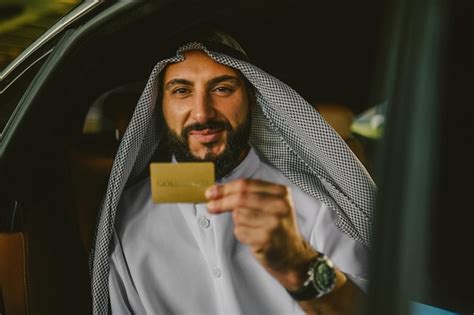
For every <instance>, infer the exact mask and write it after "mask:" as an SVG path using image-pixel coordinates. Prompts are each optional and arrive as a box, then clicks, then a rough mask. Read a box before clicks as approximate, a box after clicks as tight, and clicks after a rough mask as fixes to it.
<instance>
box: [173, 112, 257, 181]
mask: <svg viewBox="0 0 474 315" xmlns="http://www.w3.org/2000/svg"><path fill="white" fill-rule="evenodd" d="M165 126H166V136H165V141H166V144H167V147H168V150H169V151H170V153H172V154H174V156H175V158H176V160H177V161H178V162H214V165H215V169H216V178H217V179H220V178H223V177H224V176H226V175H228V174H230V172H232V170H233V169H234V168H236V167H237V166H238V165H239V164H240V162H241V158H242V154H243V152H244V151H245V150H246V149H247V148H248V146H249V145H248V141H249V137H250V126H251V116H250V113H249V114H248V115H247V117H246V119H245V121H244V122H242V123H241V124H240V125H238V126H236V127H235V128H232V126H231V125H230V124H229V123H228V122H225V121H217V120H212V121H208V122H206V123H205V124H200V123H195V124H192V125H189V126H187V127H185V128H184V129H183V131H182V132H181V134H180V135H179V134H177V133H176V132H174V131H173V130H171V129H170V128H169V126H168V124H166V123H165ZM204 129H222V130H226V133H227V142H226V144H225V147H224V150H223V151H222V152H221V153H219V154H214V153H212V152H208V153H206V155H205V156H204V157H198V156H196V155H194V154H193V153H192V152H191V150H190V147H189V141H188V139H189V133H190V132H191V131H194V130H196V131H200V130H204ZM216 144H217V143H216V142H209V143H205V144H203V145H204V146H206V147H208V148H212V147H213V146H214V145H216Z"/></svg>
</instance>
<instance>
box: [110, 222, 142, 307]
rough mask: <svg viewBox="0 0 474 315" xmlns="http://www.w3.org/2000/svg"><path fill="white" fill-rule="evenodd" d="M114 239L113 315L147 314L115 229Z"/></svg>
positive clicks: (111, 269)
mask: <svg viewBox="0 0 474 315" xmlns="http://www.w3.org/2000/svg"><path fill="white" fill-rule="evenodd" d="M113 239H114V242H113V244H114V245H113V251H112V253H111V255H110V261H109V265H110V269H109V297H110V308H111V311H112V314H114V315H115V314H118V315H130V314H146V311H145V308H144V307H143V305H142V303H141V301H140V298H139V296H138V293H137V292H136V289H135V286H134V285H133V282H132V279H131V277H130V274H129V272H128V268H127V265H126V262H125V259H124V255H123V250H122V247H121V246H120V241H119V239H118V237H117V235H116V232H115V229H114V232H113Z"/></svg>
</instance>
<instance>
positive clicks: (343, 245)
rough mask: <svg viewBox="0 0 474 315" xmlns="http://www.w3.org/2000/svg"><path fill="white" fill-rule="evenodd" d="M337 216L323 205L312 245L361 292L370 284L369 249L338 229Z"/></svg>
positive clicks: (314, 229)
mask: <svg viewBox="0 0 474 315" xmlns="http://www.w3.org/2000/svg"><path fill="white" fill-rule="evenodd" d="M336 220H337V214H336V213H335V211H334V210H332V209H330V208H329V207H328V206H327V205H325V204H322V206H321V209H320V211H319V214H318V216H317V218H316V221H315V224H314V227H313V230H312V232H311V236H310V244H311V245H312V246H314V247H315V248H316V250H318V251H319V252H321V253H324V254H325V255H326V256H328V257H329V259H331V260H332V262H333V263H334V264H335V265H336V266H337V268H338V269H339V270H341V271H342V272H344V273H345V274H346V275H347V277H348V278H349V279H351V280H352V281H353V282H354V283H355V284H356V285H357V286H358V287H359V288H360V289H361V290H363V291H364V292H366V293H367V289H368V284H369V278H368V275H369V267H368V265H369V249H368V247H366V246H365V245H363V244H362V243H360V242H358V241H356V240H354V239H352V238H351V237H349V236H348V235H347V234H345V233H344V232H342V231H340V230H339V229H338V228H337V227H336Z"/></svg>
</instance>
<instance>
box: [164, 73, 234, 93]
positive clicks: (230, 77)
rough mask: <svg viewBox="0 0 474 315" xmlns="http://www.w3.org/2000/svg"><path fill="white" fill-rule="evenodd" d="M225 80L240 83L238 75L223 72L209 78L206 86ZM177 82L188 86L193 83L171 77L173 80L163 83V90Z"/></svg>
mask: <svg viewBox="0 0 474 315" xmlns="http://www.w3.org/2000/svg"><path fill="white" fill-rule="evenodd" d="M226 81H231V82H232V83H233V84H236V85H240V84H241V80H240V79H239V78H238V77H236V76H232V75H227V74H225V75H221V76H218V77H215V78H213V79H211V80H209V82H207V85H208V86H213V85H216V84H219V83H222V82H226ZM178 84H181V85H189V86H193V85H194V83H193V82H191V81H189V80H186V79H173V80H170V81H168V82H167V83H166V84H165V90H169V89H171V88H172V87H173V86H175V85H178Z"/></svg>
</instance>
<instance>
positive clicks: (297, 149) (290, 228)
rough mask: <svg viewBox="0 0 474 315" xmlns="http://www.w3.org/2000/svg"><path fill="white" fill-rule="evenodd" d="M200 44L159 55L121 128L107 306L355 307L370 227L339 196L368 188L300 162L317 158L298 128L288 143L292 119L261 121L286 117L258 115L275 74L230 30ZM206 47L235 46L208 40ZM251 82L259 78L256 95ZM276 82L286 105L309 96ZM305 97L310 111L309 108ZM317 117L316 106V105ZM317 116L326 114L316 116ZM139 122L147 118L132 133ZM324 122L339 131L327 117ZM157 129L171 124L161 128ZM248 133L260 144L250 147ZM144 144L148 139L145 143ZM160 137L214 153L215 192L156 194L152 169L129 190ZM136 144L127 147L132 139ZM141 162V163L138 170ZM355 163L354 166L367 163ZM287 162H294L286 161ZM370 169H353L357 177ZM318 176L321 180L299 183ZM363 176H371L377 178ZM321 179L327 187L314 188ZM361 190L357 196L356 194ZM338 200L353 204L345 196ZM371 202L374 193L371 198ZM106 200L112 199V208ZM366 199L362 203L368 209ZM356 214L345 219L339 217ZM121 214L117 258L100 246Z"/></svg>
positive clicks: (204, 154) (178, 150)
mask: <svg viewBox="0 0 474 315" xmlns="http://www.w3.org/2000/svg"><path fill="white" fill-rule="evenodd" d="M216 38H217V39H216ZM203 42H204V44H202V43H200V42H192V43H189V44H187V45H185V46H183V47H181V48H180V49H179V50H178V55H177V57H173V58H170V59H168V60H164V61H162V62H160V63H158V65H157V66H156V67H155V70H154V71H153V73H152V75H151V77H150V80H149V83H148V84H147V87H146V88H145V91H144V93H143V95H142V99H141V101H140V102H139V104H138V106H137V110H136V112H135V114H134V117H133V118H132V122H131V123H130V127H129V130H128V131H127V133H126V135H125V137H124V140H123V141H124V142H125V144H122V146H121V149H122V154H121V152H120V151H119V154H118V157H117V161H116V162H115V164H116V165H115V166H114V170H115V172H114V171H113V172H112V177H111V182H110V184H109V191H108V194H107V196H109V198H110V201H108V198H107V196H106V201H105V205H104V208H103V212H102V216H101V220H100V221H99V231H98V236H97V241H96V253H95V256H94V265H93V289H94V287H98V286H99V285H98V284H97V283H103V277H104V270H106V269H105V268H100V267H101V266H102V265H103V264H104V262H105V263H106V264H107V266H110V267H109V270H107V271H108V287H109V294H110V305H111V308H112V312H113V313H117V314H128V313H136V314H145V313H149V314H161V313H182V314H290V313H301V312H302V311H305V312H307V313H323V314H348V313H351V312H355V311H356V310H357V307H356V304H357V303H356V302H357V301H359V300H360V298H361V296H362V293H361V288H362V289H365V287H366V280H367V279H366V278H367V251H368V249H367V245H368V241H367V238H366V236H367V235H368V230H367V229H365V228H364V227H362V228H358V224H359V223H358V222H360V221H364V220H366V219H367V218H366V217H365V215H360V216H359V215H358V214H357V215H354V214H351V212H350V211H351V210H353V209H354V208H351V207H352V206H353V205H347V207H346V209H347V210H344V209H342V208H341V207H339V206H338V205H337V201H336V200H337V199H338V198H339V197H340V196H339V195H338V194H341V193H342V194H344V196H345V197H344V198H351V197H352V196H351V195H355V196H357V197H356V198H359V197H360V194H358V193H353V192H352V191H351V189H356V188H354V187H353V186H347V187H344V185H345V183H344V182H343V181H342V182H339V183H338V182H337V181H332V180H331V178H330V176H327V175H328V174H330V173H331V172H335V173H334V174H337V172H338V170H337V171H334V170H329V172H328V173H326V171H325V170H320V171H319V175H320V176H321V178H318V176H317V175H316V174H314V175H313V174H311V173H308V172H307V170H305V169H304V168H305V167H308V166H312V167H318V165H317V163H315V161H316V160H314V161H313V160H311V159H310V160H307V161H304V160H303V161H301V160H302V159H305V153H304V152H303V151H304V148H301V146H300V144H299V141H301V139H300V137H296V138H295V139H293V140H294V142H293V143H292V144H293V148H292V147H291V146H290V145H289V144H290V143H291V142H292V135H291V132H293V131H291V130H290V129H286V130H283V129H280V131H281V132H280V133H278V130H275V132H274V134H273V133H268V131H265V132H263V131H260V132H259V128H267V129H268V128H270V127H271V125H272V123H275V125H276V126H273V128H278V121H279V119H281V117H282V116H281V113H277V114H276V115H277V116H275V118H276V119H274V120H272V119H268V120H265V118H264V117H268V116H270V115H272V113H266V114H262V111H264V110H267V109H271V107H269V108H266V106H268V105H269V103H270V101H271V100H272V94H271V93H269V92H271V88H272V87H273V86H274V81H270V84H268V83H269V82H268V80H269V77H267V76H265V75H266V74H264V73H263V72H261V70H259V69H257V70H255V69H256V68H253V67H251V65H250V64H247V63H245V62H242V61H240V62H239V60H238V59H235V58H232V57H230V56H229V55H231V54H233V55H235V56H237V57H238V58H239V59H241V60H242V59H245V55H243V53H242V50H241V48H240V46H238V44H237V43H235V42H234V41H233V40H232V39H231V38H229V37H228V36H225V35H222V34H217V35H216V36H215V37H214V38H213V39H212V40H208V41H206V40H204V41H203ZM206 44H207V47H206ZM208 47H213V48H214V49H215V50H216V51H219V50H220V51H225V52H226V53H227V54H226V55H224V54H219V53H216V52H212V51H209V50H208ZM231 64H232V65H235V67H236V68H239V70H240V71H239V70H237V69H236V68H233V67H231V66H230V65H231ZM244 76H245V77H244ZM259 76H261V77H259ZM271 79H272V80H274V79H273V78H271ZM247 80H248V81H250V83H252V84H253V85H254V86H255V87H256V91H255V93H256V94H255V95H254V92H253V91H252V87H251V86H250V84H249V83H248V81H247ZM160 83H161V84H160ZM262 84H263V85H262ZM281 84H282V83H281ZM267 88H268V89H267ZM287 89H288V90H287ZM276 91H278V92H279V93H280V91H282V93H283V94H286V95H289V96H286V97H287V98H286V99H284V98H282V99H284V101H285V103H289V102H288V99H291V98H294V99H295V103H298V102H301V99H300V98H299V96H297V95H295V92H294V91H292V90H289V88H288V87H286V86H284V85H283V84H282V85H281V87H280V88H277V90H276ZM266 93H268V96H267V95H266ZM276 96H278V95H276ZM282 99H278V100H275V103H276V104H277V103H278V102H281V101H282ZM160 100H161V106H157V110H156V111H153V109H150V108H149V106H144V105H143V104H148V105H149V104H154V103H155V102H157V101H158V104H160ZM290 103H291V102H290ZM306 105H307V106H308V108H306V109H304V110H305V113H306V110H310V109H309V108H310V107H311V106H310V105H309V104H306ZM290 106H292V105H290ZM276 108H277V109H278V107H276ZM278 115H280V116H278ZM309 115H317V114H314V112H312V111H309ZM144 117H154V118H148V119H149V121H150V122H151V123H150V122H148V121H147V120H145V119H143V118H144ZM311 117H313V116H311ZM311 117H310V118H311ZM315 117H318V116H315ZM311 119H312V118H311ZM316 119H319V121H318V123H322V124H324V123H323V121H322V119H320V117H318V118H316ZM140 121H141V125H145V127H142V128H141V129H140V128H139V127H137V129H136V130H135V131H132V130H133V128H135V127H134V126H135V124H137V122H140ZM160 121H161V124H160V126H158V127H157V126H156V124H157V122H158V123H159V122H160ZM265 124H268V125H265ZM137 126H139V125H137ZM296 127H298V126H297V125H295V128H296ZM153 128H155V129H153ZM160 128H163V129H162V130H160ZM280 128H281V127H280ZM298 128H301V127H298ZM303 128H305V127H304V126H303ZM251 129H252V130H251ZM322 130H323V131H324V132H329V133H330V132H333V131H332V130H331V129H330V128H328V127H327V126H326V125H323V127H322ZM287 132H290V134H287ZM158 134H161V135H164V136H163V137H162V138H161V139H160V138H159V136H157V135H158ZM262 136H263V138H259V137H262ZM249 137H250V142H251V143H252V144H253V145H255V147H252V146H250V145H249V143H248V142H249ZM281 137H283V138H281ZM330 139H331V141H333V142H334V143H331V144H330V145H329V146H328V145H322V150H325V149H329V150H332V149H333V146H336V149H338V148H339V147H338V146H341V143H342V140H341V139H340V138H338V137H337V136H336V135H331V138H330ZM161 140H163V141H161ZM144 142H145V143H148V144H149V145H146V144H145V145H141V146H140V145H139V144H142V143H144ZM272 142H273V143H272ZM277 142H278V143H277ZM134 143H135V144H137V146H136V147H134V146H133V144H134ZM153 143H154V146H153V145H152V144H153ZM158 143H165V144H166V145H167V147H168V149H169V150H170V153H171V154H172V160H173V161H174V162H177V163H179V162H181V161H196V160H198V161H201V160H205V161H214V162H215V165H216V173H217V177H218V185H215V186H213V187H211V188H209V189H208V190H207V191H206V197H207V198H208V201H209V202H208V203H206V204H153V203H152V202H151V199H150V188H149V186H150V185H149V178H145V179H139V180H136V181H130V179H129V186H128V187H127V188H126V189H125V190H124V192H123V194H120V190H121V189H123V186H124V185H125V181H126V180H124V178H123V177H125V178H126V177H127V176H128V175H129V174H130V178H133V177H135V178H140V176H139V175H138V174H140V173H142V172H143V165H145V164H147V163H148V162H149V161H150V159H151V154H153V152H154V151H156V148H157V146H158ZM262 143H263V144H262ZM130 144H131V145H130ZM279 145H284V147H282V148H284V149H279V148H278V146H279ZM126 146H129V148H128V149H124V147H126ZM274 146H275V147H274ZM275 149H276V150H275ZM285 149H286V150H285ZM340 149H341V150H343V153H344V154H346V155H347V156H349V158H347V156H346V155H344V156H343V157H342V158H341V159H342V160H343V162H344V163H347V162H348V161H349V160H348V159H350V157H352V155H350V154H349V153H348V152H349V151H348V149H347V147H345V146H342V147H340ZM257 150H258V152H257ZM292 150H294V151H292ZM344 150H346V151H344ZM272 154H276V156H273V157H272ZM259 155H261V156H262V157H263V158H265V159H266V160H268V161H271V162H273V166H272V165H270V164H269V163H268V162H264V161H263V160H261V157H260V156H259ZM282 157H283V159H282ZM330 159H331V158H329V160H330ZM132 160H134V161H135V163H134V164H133V163H131V164H132V165H133V168H130V161H132ZM127 161H129V162H127ZM301 162H303V164H301ZM305 162H307V163H309V164H310V165H308V164H307V163H305ZM349 162H350V163H352V164H350V166H352V167H357V166H358V165H359V164H357V162H354V161H352V160H350V161H349ZM127 163H128V164H129V165H128V171H127V170H125V166H126V165H127ZM280 163H285V165H286V166H285V165H283V166H281V167H280V169H281V170H280V169H278V166H279V164H280ZM302 165H303V166H302ZM305 165H306V166H305ZM354 165H355V166H354ZM333 166H337V165H331V163H326V165H325V167H327V168H329V169H330V168H331V167H333ZM359 166H360V165H359ZM293 168H296V169H297V170H296V171H294V170H293ZM117 169H118V171H117ZM301 170H302V171H301ZM127 172H128V173H129V174H126V173H127ZM283 172H288V173H287V174H288V175H285V174H283ZM114 173H115V175H114ZM124 173H125V174H124ZM341 174H343V175H345V173H344V172H342V173H341ZM361 174H362V175H361ZM364 174H366V173H364V172H363V171H361V172H360V173H357V174H356V175H357V176H359V177H358V178H361V177H360V176H364ZM308 175H310V176H313V177H312V178H313V179H311V180H308V182H307V183H302V182H301V179H303V180H304V179H305V178H306V177H307V176H308ZM324 176H327V179H325V178H324ZM290 179H292V180H290ZM349 179H350V177H349ZM363 179H364V180H366V182H364V184H365V185H369V186H370V185H371V184H372V183H371V182H370V180H367V178H363ZM114 180H115V181H114ZM329 181H332V182H331V183H329V184H328V182H329ZM321 182H324V183H323V184H328V185H327V186H326V185H324V186H318V185H321ZM295 183H296V184H295ZM336 185H337V186H338V187H335V186H336ZM120 186H122V187H120ZM117 187H118V188H117ZM315 188H317V189H315ZM303 189H305V190H306V191H303ZM333 189H334V190H335V191H332V190H333ZM356 190H357V189H356ZM117 191H118V193H117ZM328 191H329V193H328ZM341 191H343V192H341ZM370 193H372V192H369V194H367V195H370ZM315 195H316V196H318V197H319V198H315ZM117 196H120V198H118V197H117ZM356 198H352V204H355V203H359V202H358V201H357V200H356ZM340 200H341V201H339V202H340V203H341V204H344V202H345V201H344V199H343V198H341V199H340ZM119 201H120V202H119ZM366 202H367V203H368V204H369V205H370V202H372V200H370V198H369V199H367V200H366ZM117 205H118V207H117ZM344 206H346V205H345V204H344ZM107 209H112V210H111V211H110V212H108V213H109V214H104V213H107V211H108V210H107ZM114 209H117V210H116V213H117V220H115V217H114V215H115V211H114ZM334 209H336V210H337V211H339V212H336V211H335V210H334ZM370 210H371V209H364V210H363V211H367V213H368V218H369V220H370ZM345 211H346V212H345ZM346 217H349V220H348V221H345V220H342V219H341V218H346ZM351 221H358V222H355V223H354V224H352V223H351ZM114 222H115V223H114ZM340 222H345V223H347V224H348V227H344V224H341V223H340ZM111 224H112V228H113V231H112V230H111V231H110V233H111V234H112V235H111V236H109V237H111V238H112V243H111V244H112V247H111V255H110V265H109V264H108V261H106V259H105V258H104V255H103V249H102V250H101V247H104V244H105V245H108V244H109V243H110V238H109V239H108V238H107V233H106V232H102V234H101V231H104V230H105V231H107V226H110V225H111ZM351 224H352V225H351ZM101 225H102V226H101ZM349 225H351V226H349ZM362 226H364V225H362ZM342 230H345V231H344V232H345V233H344V232H343V231H342ZM101 235H102V236H101ZM103 235H106V236H103ZM358 238H360V240H358ZM364 241H365V243H364ZM98 249H99V250H98ZM100 250H101V251H102V255H99V254H98V252H99V251H100ZM325 255H327V256H329V258H327V257H326V256H325ZM107 259H108V257H107ZM331 261H332V262H333V263H334V264H335V267H333V264H332V262H331ZM308 272H309V273H310V274H311V277H309V276H308ZM313 278H314V279H313ZM103 288H104V287H101V289H102V290H103ZM94 293H99V294H96V295H94V311H95V312H96V313H101V312H104V300H105V301H107V297H106V298H105V299H104V295H103V294H102V295H101V294H100V293H101V292H100V289H95V290H94Z"/></svg>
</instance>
